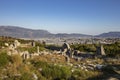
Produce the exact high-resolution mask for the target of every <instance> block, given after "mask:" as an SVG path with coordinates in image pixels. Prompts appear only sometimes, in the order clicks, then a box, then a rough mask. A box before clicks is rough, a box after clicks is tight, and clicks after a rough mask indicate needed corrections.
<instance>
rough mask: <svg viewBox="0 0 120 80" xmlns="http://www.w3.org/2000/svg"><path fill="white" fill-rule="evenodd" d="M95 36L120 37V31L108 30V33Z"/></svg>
mask: <svg viewBox="0 0 120 80" xmlns="http://www.w3.org/2000/svg"><path fill="white" fill-rule="evenodd" d="M95 37H103V38H104V37H108V38H114V37H115V38H120V31H119V32H118V31H116V32H115V31H114V32H108V33H102V34H100V35H97V36H95Z"/></svg>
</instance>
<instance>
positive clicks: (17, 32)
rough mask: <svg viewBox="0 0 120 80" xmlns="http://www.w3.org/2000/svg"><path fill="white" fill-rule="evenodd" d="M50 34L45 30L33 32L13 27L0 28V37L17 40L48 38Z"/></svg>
mask: <svg viewBox="0 0 120 80" xmlns="http://www.w3.org/2000/svg"><path fill="white" fill-rule="evenodd" d="M50 34H51V33H50V32H48V31H46V30H33V29H27V28H21V27H15V26H0V36H11V37H17V38H39V37H49V36H50Z"/></svg>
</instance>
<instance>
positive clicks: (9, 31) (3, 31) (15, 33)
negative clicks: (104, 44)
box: [0, 26, 120, 38]
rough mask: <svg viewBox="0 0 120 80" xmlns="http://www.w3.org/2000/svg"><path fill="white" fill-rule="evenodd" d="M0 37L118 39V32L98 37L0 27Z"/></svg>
mask: <svg viewBox="0 0 120 80" xmlns="http://www.w3.org/2000/svg"><path fill="white" fill-rule="evenodd" d="M0 36H11V37H16V38H51V37H119V38H120V32H108V33H102V34H100V35H95V36H92V35H86V34H77V33H72V34H67V33H59V34H53V33H50V32H48V31H47V30H35V29H27V28H22V27H16V26H0Z"/></svg>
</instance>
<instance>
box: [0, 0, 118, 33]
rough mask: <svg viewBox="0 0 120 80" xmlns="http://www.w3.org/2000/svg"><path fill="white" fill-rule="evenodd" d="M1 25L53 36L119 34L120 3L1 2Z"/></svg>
mask: <svg viewBox="0 0 120 80" xmlns="http://www.w3.org/2000/svg"><path fill="white" fill-rule="evenodd" d="M0 25H13V26H20V27H25V28H32V29H45V30H48V31H50V32H52V33H84V34H93V35H94V34H99V33H103V32H109V31H120V0H0Z"/></svg>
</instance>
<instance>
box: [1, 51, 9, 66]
mask: <svg viewBox="0 0 120 80" xmlns="http://www.w3.org/2000/svg"><path fill="white" fill-rule="evenodd" d="M8 62H9V56H8V55H7V53H5V52H2V53H0V67H3V66H5V65H6V64H8Z"/></svg>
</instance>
